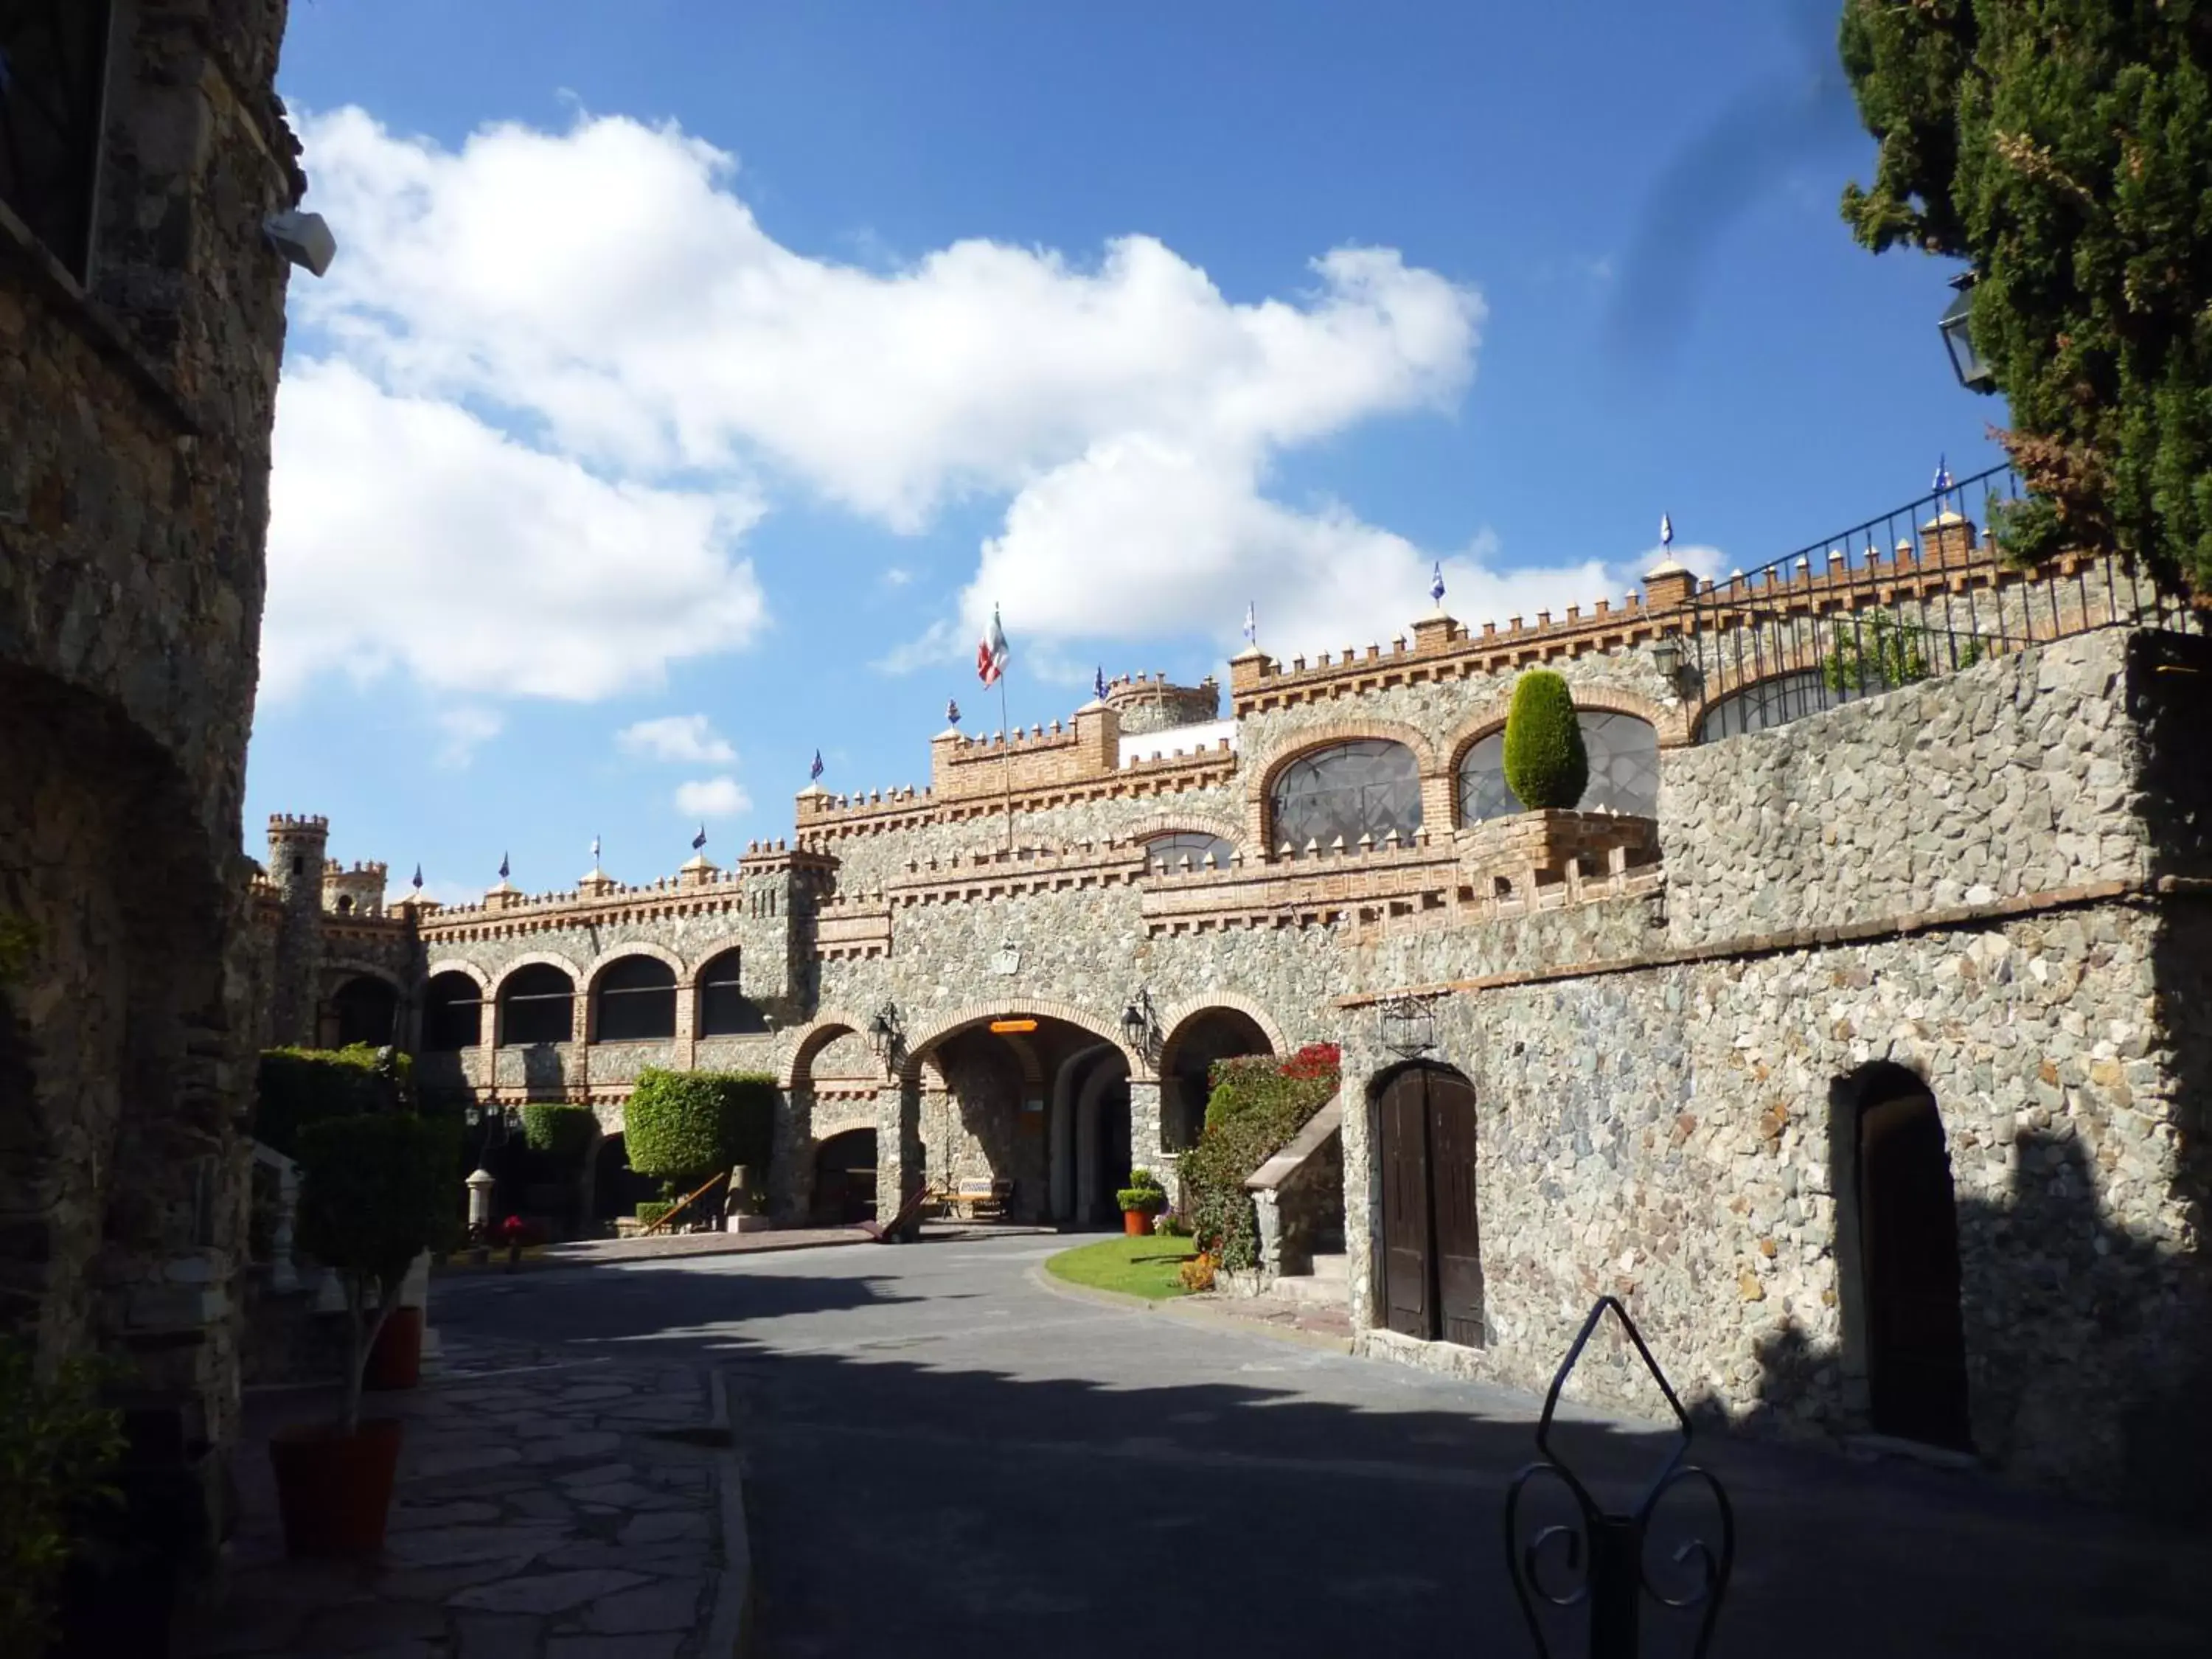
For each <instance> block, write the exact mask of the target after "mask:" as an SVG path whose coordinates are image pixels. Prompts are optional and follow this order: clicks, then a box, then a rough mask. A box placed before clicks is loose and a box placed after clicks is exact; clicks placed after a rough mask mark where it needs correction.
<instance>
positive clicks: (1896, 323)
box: [247, 0, 2002, 899]
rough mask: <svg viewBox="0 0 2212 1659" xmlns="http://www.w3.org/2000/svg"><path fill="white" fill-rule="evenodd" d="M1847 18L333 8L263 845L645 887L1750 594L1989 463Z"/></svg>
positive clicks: (407, 865) (313, 113) (309, 3)
mask: <svg viewBox="0 0 2212 1659" xmlns="http://www.w3.org/2000/svg"><path fill="white" fill-rule="evenodd" d="M1834 10H1835V7H1834V4H1833V0H1796V3H1793V4H1790V5H1778V4H1776V3H1774V0H1703V3H1687V0H1686V3H1682V4H1678V5H1674V6H1668V7H1664V8H1658V7H1651V6H1649V5H1636V4H1629V3H1612V0H1605V3H1599V0H1562V3H1560V4H1558V5H1555V6H1552V7H1541V8H1536V7H1473V6H1468V5H1466V4H1463V3H1435V4H1415V3H1410V0H1398V3H1381V0H1364V3H1362V4H1360V5H1358V6H1353V5H1351V4H1348V3H1334V4H1320V3H1286V0H1267V3H1259V0H1253V3H1237V0H1211V3H1208V4H1206V5H1205V6H1199V7H1193V6H1189V5H1187V4H1185V5H1169V4H1164V3H1141V0H1130V3H1121V4H1116V5H1112V6H1107V5H1091V4H1080V5H1079V4H1073V3H1070V4H1050V5H1038V4H1035V3H1020V0H992V3H985V0H933V3H930V4H927V5H923V4H890V3H866V4H863V3H851V4H844V5H837V6H823V5H820V4H805V3H796V0H793V3H775V4H763V3H739V0H622V3H616V0H471V3H470V4H468V5H466V6H459V7H457V6H453V5H452V4H450V3H448V0H295V5H294V7H293V11H292V22H291V29H290V33H289V37H288V39H287V42H286V46H285V56H284V64H283V71H282V74H281V76H280V86H281V88H282V90H283V93H284V95H285V97H286V99H287V100H288V101H289V104H290V105H291V106H292V108H293V111H294V113H295V119H296V120H297V121H299V123H300V124H301V126H302V128H303V131H304V137H305V138H306V141H307V155H306V163H307V170H308V173H309V177H310V179H311V180H312V181H313V188H312V190H311V195H310V200H309V205H310V206H313V207H316V208H318V209H319V210H322V211H324V212H325V213H326V214H327V215H328V216H330V218H331V222H332V226H333V228H334V229H335V231H336V233H337V238H338V241H339V246H340V253H339V258H338V264H337V265H336V266H334V267H333V269H332V270H331V275H330V276H329V277H328V278H327V279H325V281H324V282H323V283H315V282H314V281H313V279H311V278H308V277H307V276H304V275H298V276H295V281H294V284H293V289H292V302H291V312H292V332H291V337H290V340H289V346H288V355H287V362H286V369H285V385H284V387H283V392H281V393H280V400H279V414H278V438H277V470H276V481H275V486H274V495H275V499H276V508H275V517H274V522H273V524H272V530H271V578H270V615H269V622H268V636H267V640H266V641H265V644H264V681H263V691H262V700H261V705H260V709H259V714H258V720H257V723H256V729H255V734H254V744H253V750H252V757H251V766H250V770H249V800H248V809H249V817H248V820H247V823H248V839H249V850H256V849H255V848H253V846H252V842H253V840H254V837H255V836H256V834H257V829H256V826H258V824H259V823H260V822H261V821H262V817H263V816H264V814H266V813H267V812H270V811H320V812H325V813H328V814H329V815H330V816H331V818H332V819H333V823H334V834H333V839H332V851H333V853H334V854H337V855H338V856H341V857H343V858H346V859H349V860H350V859H354V858H361V857H376V858H382V859H386V860H389V861H390V862H391V864H392V867H393V874H394V878H395V880H397V879H401V878H404V876H405V875H406V874H407V873H408V872H410V870H411V869H412V867H413V866H414V865H415V863H416V861H417V860H420V861H421V863H422V867H423V871H424V874H425V876H426V878H428V883H429V885H430V888H431V890H433V891H434V892H435V893H436V894H437V895H438V896H441V897H446V898H448V899H451V898H454V897H459V896H468V895H472V894H474V893H477V892H480V891H481V890H482V889H483V887H484V886H486V885H488V884H489V883H490V882H491V881H492V880H493V879H494V878H495V873H494V872H495V870H496V867H497V866H498V864H499V861H500V857H501V854H502V852H511V853H512V854H513V862H514V868H515V879H516V881H517V883H518V884H520V885H523V886H525V887H526V888H529V889H531V890H542V889H546V888H551V887H556V886H567V885H569V884H573V883H574V880H575V878H577V877H578V876H579V875H580V874H581V873H582V872H584V870H585V869H586V867H587V866H588V865H589V863H590V857H589V852H588V848H589V844H590V842H591V840H592V836H595V835H598V836H604V837H605V849H606V850H605V865H606V867H607V868H608V869H609V870H610V871H611V872H612V873H613V874H615V875H616V876H617V877H619V878H623V879H626V880H633V881H636V880H649V879H651V878H653V877H654V876H656V875H659V874H663V873H665V872H669V871H671V870H672V869H673V868H674V867H675V866H676V865H677V864H678V863H679V862H680V861H681V860H683V859H684V857H685V856H687V855H688V851H689V849H688V847H687V845H686V843H687V842H689V840H690V836H691V834H692V832H693V831H694V829H696V827H697V825H698V823H699V821H700V819H701V817H702V816H703V817H706V818H707V826H708V835H709V836H710V843H709V852H710V854H720V855H721V857H722V859H723V860H724V861H727V859H728V857H729V856H730V855H731V854H733V853H734V851H735V850H736V849H737V848H738V846H741V845H742V843H743V842H744V840H745V839H746V838H748V837H750V836H774V835H777V834H781V833H787V832H788V829H789V827H790V822H791V819H790V810H791V809H790V797H791V794H792V793H793V791H795V790H796V789H797V788H799V787H800V786H802V785H803V784H804V783H805V780H806V768H807V763H808V761H809V759H810V757H811V755H812V754H813V752H814V750H816V749H817V747H818V748H819V749H820V750H822V753H823V758H824V761H825V763H826V767H827V775H826V776H825V778H824V782H825V783H826V784H828V785H829V787H832V788H837V789H852V788H866V787H880V786H888V785H890V784H894V783H899V782H920V781H924V780H925V778H926V774H927V738H928V737H929V735H930V734H931V733H932V732H935V731H937V730H939V729H940V728H941V727H942V726H943V723H944V709H945V701H946V699H947V698H948V697H957V698H958V699H959V700H960V702H961V705H962V707H963V710H965V711H966V712H967V715H968V719H967V721H966V724H967V726H969V729H971V730H975V729H987V728H991V727H995V726H997V725H998V723H999V722H998V716H997V708H996V702H997V699H996V696H995V695H994V694H992V695H986V694H984V693H983V692H982V691H981V688H980V687H979V686H978V685H977V684H976V683H975V678H974V674H973V669H972V658H973V653H974V641H975V633H976V627H977V623H978V622H979V620H980V619H981V617H984V616H987V613H988V610H989V607H990V605H991V603H992V602H993V600H994V599H996V600H998V601H1000V603H1002V604H1003V605H1004V606H1005V621H1006V631H1007V633H1008V635H1010V637H1011V638H1012V642H1013V648H1014V667H1013V671H1012V675H1011V677H1010V695H1011V703H1012V718H1013V720H1015V721H1016V722H1017V723H1020V724H1027V723H1030V722H1034V721H1039V720H1049V719H1051V718H1054V717H1055V716H1062V715H1065V714H1067V713H1068V712H1069V711H1071V710H1072V709H1073V708H1075V707H1076V706H1077V705H1078V704H1079V703H1080V702H1082V701H1084V698H1085V695H1086V690H1087V686H1088V684H1089V681H1090V678H1091V671H1092V669H1093V667H1094V665H1102V664H1103V666H1104V668H1105V671H1106V672H1107V673H1108V674H1109V676H1110V675H1113V674H1115V673H1119V672H1124V671H1138V670H1146V671H1150V670H1164V671H1169V672H1171V673H1173V674H1176V675H1177V676H1179V677H1188V678H1198V677H1200V676H1201V675H1203V674H1204V673H1206V672H1208V671H1214V672H1219V671H1220V664H1221V662H1222V660H1223V659H1224V658H1225V655H1226V654H1227V653H1228V652H1229V651H1230V650H1231V649H1234V648H1235V647H1236V645H1237V642H1238V641H1237V633H1238V629H1239V628H1240V626H1241V624H1242V622H1243V613H1244V605H1245V603H1246V602H1247V600H1248V599H1249V600H1251V601H1253V602H1255V603H1256V605H1257V607H1258V611H1259V616H1260V623H1261V643H1262V644H1264V645H1266V646H1267V647H1269V648H1270V649H1273V650H1277V651H1279V652H1280V653H1283V654H1285V655H1288V654H1291V653H1297V652H1306V653H1311V652H1314V651H1318V650H1323V649H1335V648H1338V647H1342V646H1345V645H1350V644H1364V643H1366V642H1367V641H1370V640H1372V639H1377V638H1381V639H1387V638H1388V637H1389V635H1391V634H1393V633H1395V632H1397V631H1399V630H1400V629H1402V628H1403V627H1404V626H1405V624H1406V623H1409V622H1410V621H1411V619H1412V618H1413V617H1414V616H1416V615H1418V614H1419V613H1420V612H1422V611H1425V609H1426V608H1427V601H1426V597H1425V592H1424V591H1423V590H1424V589H1425V586H1426V583H1427V577H1428V572H1429V569H1430V567H1431V562H1434V561H1437V560H1442V561H1443V562H1445V565H1446V573H1447V580H1448V581H1449V583H1450V585H1451V588H1452V592H1451V597H1450V600H1449V604H1450V608H1452V609H1453V610H1454V611H1455V613H1456V614H1458V615H1460V616H1461V617H1463V618H1466V619H1468V620H1473V621H1480V620H1483V619H1486V617H1490V616H1492V615H1494V614H1501V613H1510V612H1512V611H1521V610H1522V609H1524V608H1527V609H1529V610H1531V611H1533V609H1534V607H1536V606H1537V605H1542V604H1546V603H1550V604H1556V605H1564V604H1565V603H1571V602H1574V601H1577V600H1583V601H1587V600H1590V599H1596V598H1598V597H1600V596H1601V595H1604V594H1608V593H1611V594H1615V595H1617V594H1619V593H1620V592H1624V591H1626V586H1628V585H1629V584H1630V583H1631V582H1632V580H1633V578H1634V576H1635V574H1636V573H1637V572H1638V571H1639V570H1640V569H1641V568H1644V564H1645V563H1646V562H1648V557H1649V554H1650V549H1651V548H1652V546H1653V544H1654V542H1655V541H1656V526H1657V523H1658V519H1659V515H1660V513H1662V511H1664V512H1668V513H1671V514H1672V515H1673V518H1674V525H1675V527H1676V532H1677V534H1678V536H1679V537H1680V539H1681V541H1682V542H1683V543H1685V544H1691V545H1692V546H1694V547H1696V548H1699V549H1700V550H1704V551H1703V552H1702V553H1701V555H1700V556H1701V557H1703V558H1704V559H1705V561H1706V562H1708V563H1709V564H1710V565H1711V566H1712V567H1714V568H1718V569H1722V570H1725V569H1729V568H1738V567H1742V568H1748V567H1751V566H1753V565H1755V564H1758V563H1760V562H1764V561H1765V560H1766V559H1769V558H1772V557H1776V556H1779V555H1781V554H1783V553H1784V552H1787V551H1789V550H1791V549H1793V548H1795V547H1796V546H1797V545H1798V544H1802V543H1805V542H1808V541H1811V540H1813V539H1814V538H1818V537H1820V536H1821V535H1823V534H1825V533H1826V532H1830V531H1832V530H1836V529H1838V528H1840V527H1842V526H1846V525H1849V524H1850V523H1853V522H1855V521H1857V520H1859V519H1862V518H1863V517H1866V516H1869V515H1870V514H1873V513H1878V512H1881V511H1884V510H1887V508H1889V507H1893V506H1894V505H1897V504H1898V503H1900V502H1902V501H1905V500H1907V499H1909V498H1910V497H1911V496H1912V495H1915V494H1916V493H1917V492H1919V491H1921V490H1923V489H1925V488H1926V486H1927V481H1928V478H1929V474H1930V472H1931V471H1932V470H1933V468H1934V465H1935V462H1936V456H1937V454H1938V453H1946V454H1948V459H1949V462H1950V465H1951V468H1952V470H1953V471H1954V473H1958V474H1961V475H1964V474H1966V473H1967V472H1970V471H1974V470H1977V469H1978V467H1980V466H1983V465H1988V464H1990V462H1992V461H1994V460H1995V459H1997V455H1996V451H1995V449H1994V447H1993V446H1992V445H1990V442H1989V441H1987V439H1986V437H1985V435H1984V431H1985V427H1986V425H1987V423H1988V422H1990V420H1991V419H1993V418H1998V417H2000V416H2001V414H2002V411H2001V410H2000V409H1999V408H1998V406H1997V405H1996V404H1991V403H1990V402H1987V401H1984V400H1982V399H1978V398H1974V397H1972V396H1971V395H1970V394H1968V393H1966V392H1962V391H1961V390H1960V389H1959V387H1958V386H1957V385H1956V383H1955V381H1954V380H1953V379H1952V377H1951V374H1950V370H1949V368H1948V363H1947V362H1946V361H1945V359H1944V356H1943V353H1942V348H1941V345H1940V343H1939V342H1938V340H1937V337H1936V331H1935V328H1934V319H1935V318H1936V315H1937V314H1938V313H1940V311H1941V310H1942V306H1943V304H1944V301H1946V299H1947V298H1948V294H1947V291H1946V290H1945V289H1944V286H1943V279H1944V276H1945V274H1946V272H1945V270H1944V269H1943V268H1942V266H1940V265H1938V264H1936V263H1935V262H1932V261H1928V260H1924V259H1920V258H1915V257H1912V256H1910V255H1903V254H1895V255H1892V256H1890V257H1888V258H1882V259H1880V260H1877V259H1875V258H1871V257H1869V256H1868V255H1867V254H1865V253H1863V252H1861V251H1860V250H1859V249H1858V248H1857V246H1855V245H1854V244H1853V243H1852V242H1851V240H1850V237H1849V235H1848V234H1847V233H1846V232H1845V230H1844V227H1843V225H1842V222H1841V221H1840V219H1839V218H1838V213H1837V208H1836V202H1837V197H1838V193H1839V192H1840V191H1841V189H1842V187H1843V185H1844V182H1845V181H1846V180H1848V179H1851V178H1853V177H1855V176H1860V177H1863V175H1864V173H1865V172H1866V170H1867V167H1868V165H1869V160H1870V157H1871V154H1872V145H1871V142H1870V141H1869V140H1868V139H1867V138H1866V137H1864V136H1863V134H1862V133H1861V132H1860V131H1858V129H1857V125H1856V122H1855V120H1854V118H1852V116H1851V114H1850V108H1849V104H1848V99H1847V96H1846V95H1845V94H1843V93H1842V91H1841V88H1840V86H1839V83H1838V79H1837V76H1836V74H1835V71H1834V68H1833V62H1832V48H1831V46H1830V45H1829V41H1830V39H1831V33H1832V27H1831V25H1832V16H1833V15H1834Z"/></svg>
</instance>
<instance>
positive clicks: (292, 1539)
mask: <svg viewBox="0 0 2212 1659" xmlns="http://www.w3.org/2000/svg"><path fill="white" fill-rule="evenodd" d="M400 1430H401V1425H400V1422H399V1419H398V1418H395V1417H378V1418H364V1419H362V1425H361V1432H360V1433H358V1434H353V1435H345V1434H340V1433H339V1432H338V1431H337V1429H336V1428H335V1427H333V1426H332V1425H329V1424H318V1425H314V1426H312V1427H307V1428H292V1429H280V1430H278V1431H276V1434H275V1435H273V1436H271V1437H270V1442H269V1461H270V1464H271V1465H272V1466H273V1467H274V1468H275V1469H276V1506H277V1509H278V1510H280V1511H281V1512H282V1514H283V1517H284V1550H285V1553H287V1554H289V1555H294V1556H325V1555H374V1554H375V1553H377V1552H378V1551H380V1550H381V1549H382V1548H383V1547H384V1523H385V1522H386V1520H387V1519H389V1518H390V1516H391V1514H392V1477H393V1476H394V1475H395V1474H397V1473H398V1468H399V1440H400Z"/></svg>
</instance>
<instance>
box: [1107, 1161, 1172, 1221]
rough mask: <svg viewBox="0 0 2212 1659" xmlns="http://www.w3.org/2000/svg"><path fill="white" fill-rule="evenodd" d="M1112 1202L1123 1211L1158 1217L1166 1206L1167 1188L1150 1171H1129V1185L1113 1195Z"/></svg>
mask: <svg viewBox="0 0 2212 1659" xmlns="http://www.w3.org/2000/svg"><path fill="white" fill-rule="evenodd" d="M1114 1201H1115V1203H1116V1204H1119V1205H1120V1206H1121V1207H1122V1208H1123V1209H1124V1210H1135V1211H1138V1212H1140V1213H1142V1214H1145V1215H1158V1213H1159V1212H1161V1211H1162V1210H1164V1209H1166V1208H1167V1206H1168V1194H1167V1188H1164V1187H1163V1186H1161V1185H1160V1182H1159V1177H1158V1176H1155V1175H1154V1174H1153V1173H1152V1171H1151V1170H1130V1171H1129V1184H1128V1185H1127V1186H1126V1187H1124V1188H1121V1191H1120V1192H1118V1193H1116V1194H1114Z"/></svg>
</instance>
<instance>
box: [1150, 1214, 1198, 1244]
mask: <svg viewBox="0 0 2212 1659" xmlns="http://www.w3.org/2000/svg"><path fill="white" fill-rule="evenodd" d="M1152 1231H1153V1232H1154V1233H1155V1234H1157V1235H1158V1237H1162V1238H1188V1237H1190V1224H1189V1223H1188V1222H1187V1221H1185V1220H1184V1219H1183V1218H1182V1217H1181V1216H1179V1215H1177V1214H1176V1212H1174V1211H1173V1210H1169V1211H1166V1212H1163V1213H1162V1214H1160V1215H1158V1216H1155V1217H1154V1218H1152Z"/></svg>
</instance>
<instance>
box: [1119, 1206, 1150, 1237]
mask: <svg viewBox="0 0 2212 1659" xmlns="http://www.w3.org/2000/svg"><path fill="white" fill-rule="evenodd" d="M1121 1231H1123V1232H1124V1233H1126V1234H1127V1236H1128V1237H1131V1238H1150V1237H1152V1212H1151V1211H1149V1210H1124V1211H1122V1212H1121Z"/></svg>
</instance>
